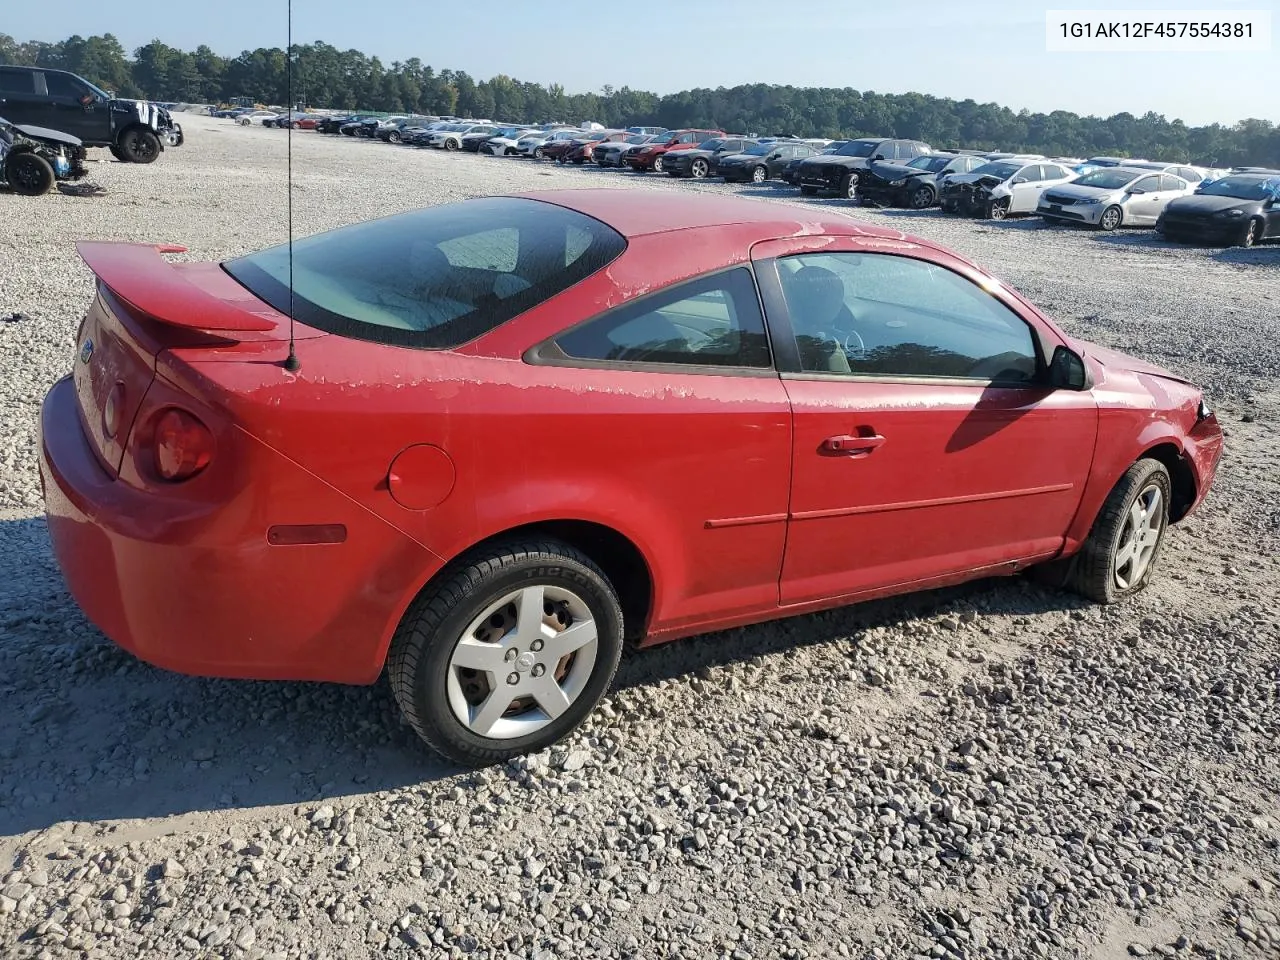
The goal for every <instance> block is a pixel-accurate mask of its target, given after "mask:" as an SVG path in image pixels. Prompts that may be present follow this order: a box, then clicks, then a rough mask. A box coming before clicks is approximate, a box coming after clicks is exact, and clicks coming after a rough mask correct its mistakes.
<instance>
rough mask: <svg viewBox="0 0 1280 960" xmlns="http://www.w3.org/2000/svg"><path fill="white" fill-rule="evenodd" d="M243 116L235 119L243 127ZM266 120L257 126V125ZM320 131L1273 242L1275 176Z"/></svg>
mask: <svg viewBox="0 0 1280 960" xmlns="http://www.w3.org/2000/svg"><path fill="white" fill-rule="evenodd" d="M253 115H254V113H253V112H252V111H250V112H248V113H246V114H242V115H241V116H242V117H243V116H253ZM262 122H264V123H265V122H267V119H263V121H262ZM315 129H316V130H318V131H321V132H332V133H341V134H345V135H347V136H362V137H368V138H373V137H377V138H380V139H382V140H384V141H386V142H388V143H401V144H407V145H410V146H415V147H432V148H435V149H439V150H445V151H461V152H469V153H477V154H484V155H488V156H500V157H520V158H525V159H530V160H554V161H556V162H558V163H561V164H568V163H572V164H575V165H584V164H594V165H595V166H598V167H601V168H605V169H626V170H630V171H632V172H635V173H665V174H667V175H668V176H671V177H687V178H691V179H698V180H702V179H708V178H712V177H718V178H721V179H723V180H724V181H725V182H726V183H756V184H759V183H764V182H766V181H771V180H781V181H783V182H785V183H787V184H790V185H792V186H795V187H798V188H799V190H800V193H801V194H803V195H804V196H818V195H821V194H826V195H835V196H837V197H843V198H846V199H848V200H851V201H853V202H855V203H858V204H864V205H874V206H901V207H906V208H909V209H914V210H925V209H928V208H931V207H934V206H938V207H940V208H941V209H942V211H943V212H944V213H948V214H954V215H960V216H970V217H982V218H986V219H992V220H1003V219H1005V218H1006V217H1011V216H1020V215H1031V216H1041V217H1044V218H1045V219H1046V220H1050V221H1054V222H1057V223H1062V224H1078V225H1083V226H1089V227H1093V228H1096V229H1099V230H1103V231H1111V230H1116V229H1119V228H1121V227H1150V228H1155V229H1156V230H1157V231H1159V232H1161V233H1162V234H1164V235H1165V236H1168V237H1170V238H1173V239H1188V240H1190V239H1199V240H1206V241H1210V242H1219V243H1231V244H1240V245H1242V246H1252V245H1254V244H1255V243H1257V242H1259V241H1262V240H1266V239H1271V238H1275V237H1280V171H1275V170H1268V169H1266V168H1257V167H1238V168H1233V169H1231V170H1222V169H1210V168H1204V167H1197V166H1194V165H1191V164H1183V163H1168V162H1161V161H1153V160H1143V159H1134V158H1125V157H1111V156H1098V157H1090V158H1080V157H1045V156H1041V155H1039V154H1018V153H1009V152H1002V151H978V150H935V149H934V148H933V147H932V146H930V145H929V144H928V143H925V142H924V141H921V140H912V139H907V138H897V137H859V138H856V139H851V140H822V139H802V138H799V137H793V136H757V135H746V134H735V133H728V132H726V131H723V130H715V129H701V128H688V129H680V130H667V129H663V128H659V127H639V126H636V127H628V128H625V129H606V128H604V127H603V126H601V125H600V124H595V123H592V124H585V125H580V126H574V125H571V124H563V123H550V124H542V125H537V126H527V125H521V124H503V123H496V122H493V121H490V120H474V119H462V118H457V117H413V116H394V117H384V118H378V117H369V116H342V117H326V118H322V119H321V120H320V121H318V122H317V123H316V126H315Z"/></svg>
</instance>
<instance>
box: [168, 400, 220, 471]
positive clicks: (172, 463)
mask: <svg viewBox="0 0 1280 960" xmlns="http://www.w3.org/2000/svg"><path fill="white" fill-rule="evenodd" d="M154 444H155V446H154V450H155V466H156V473H158V474H159V475H160V476H161V478H163V479H165V480H169V481H172V482H176V481H179V480H188V479H190V478H191V477H194V476H195V475H196V474H197V473H199V472H200V471H201V470H203V469H204V468H205V467H207V466H208V465H209V461H210V460H212V459H213V434H212V433H210V432H209V428H208V427H206V426H205V425H204V424H203V423H201V422H200V420H199V419H198V418H197V417H196V416H194V415H193V414H190V413H187V411H185V410H180V409H178V408H177V407H169V408H168V409H167V410H165V411H163V412H162V413H161V414H160V415H159V417H158V418H157V420H156V428H155V436H154Z"/></svg>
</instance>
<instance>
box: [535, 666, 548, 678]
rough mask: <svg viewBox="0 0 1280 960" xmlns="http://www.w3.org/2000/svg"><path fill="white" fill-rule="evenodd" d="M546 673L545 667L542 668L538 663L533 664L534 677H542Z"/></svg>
mask: <svg viewBox="0 0 1280 960" xmlns="http://www.w3.org/2000/svg"><path fill="white" fill-rule="evenodd" d="M546 672H547V668H546V667H544V666H543V665H542V664H540V663H538V664H535V665H534V667H533V675H534V676H535V677H540V676H542V675H543V674H544V673H546Z"/></svg>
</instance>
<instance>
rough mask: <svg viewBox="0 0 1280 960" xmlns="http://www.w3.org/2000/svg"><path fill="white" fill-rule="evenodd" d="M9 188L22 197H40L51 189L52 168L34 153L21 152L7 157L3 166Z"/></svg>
mask: <svg viewBox="0 0 1280 960" xmlns="http://www.w3.org/2000/svg"><path fill="white" fill-rule="evenodd" d="M4 177H5V179H6V180H8V181H9V188H10V189H11V190H12V191H13V192H14V193H16V194H19V195H21V196H24V197H42V196H44V195H45V194H46V193H48V192H49V191H50V190H52V189H53V184H54V180H56V179H57V178H56V177H55V176H54V174H53V166H52V165H51V164H50V163H49V161H48V160H46V159H45V158H44V157H42V156H40V155H39V154H36V153H30V152H27V151H23V152H21V153H15V154H13V155H12V156H11V157H9V159H8V161H6V163H5V165H4Z"/></svg>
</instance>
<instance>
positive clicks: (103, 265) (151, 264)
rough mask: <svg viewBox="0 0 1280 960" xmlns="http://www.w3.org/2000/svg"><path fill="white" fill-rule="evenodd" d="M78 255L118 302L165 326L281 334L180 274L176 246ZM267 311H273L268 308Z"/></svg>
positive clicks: (89, 245)
mask: <svg viewBox="0 0 1280 960" xmlns="http://www.w3.org/2000/svg"><path fill="white" fill-rule="evenodd" d="M76 252H77V253H79V254H80V257H81V259H83V260H84V262H85V263H87V264H88V265H89V269H90V270H92V271H93V272H94V273H95V274H96V275H97V277H98V280H99V281H101V282H102V283H103V284H104V285H105V286H106V287H107V288H108V289H109V290H110V291H111V292H112V293H113V294H115V296H116V297H117V298H119V299H120V300H123V301H124V302H125V303H127V304H128V305H129V306H131V307H133V309H135V310H137V311H138V312H139V313H143V314H146V315H147V316H148V317H150V318H151V319H153V320H156V321H157V322H159V323H163V324H167V325H168V326H171V327H183V328H185V329H187V330H229V331H238V332H249V331H259V330H261V331H266V330H274V329H276V322H275V321H274V320H272V319H270V318H269V317H268V316H266V315H263V314H254V313H251V312H249V311H248V310H245V309H243V308H242V307H239V306H236V305H235V304H234V303H232V302H231V301H229V300H223V299H222V298H220V297H215V296H213V295H212V294H210V293H208V292H207V291H205V290H202V289H201V288H200V287H198V286H196V285H195V284H193V283H190V282H189V281H188V280H187V279H186V278H185V277H184V276H182V274H181V273H180V272H179V271H177V270H175V269H174V267H173V264H171V263H169V261H168V260H165V259H164V257H163V254H166V253H186V252H187V248H186V247H181V246H178V245H176V244H147V243H117V242H111V241H81V242H80V243H77V244H76ZM263 307H264V313H265V310H267V309H270V308H267V307H266V304H263Z"/></svg>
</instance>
